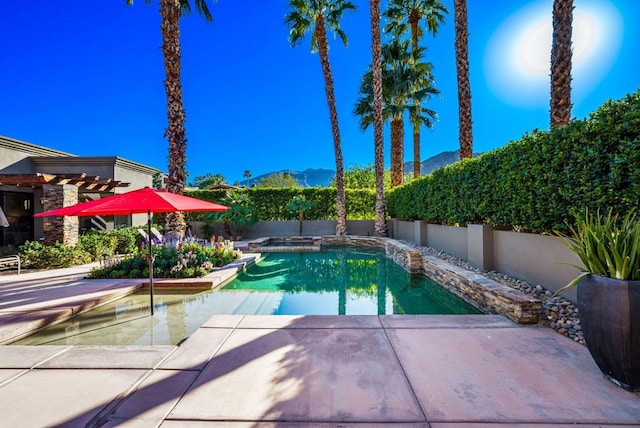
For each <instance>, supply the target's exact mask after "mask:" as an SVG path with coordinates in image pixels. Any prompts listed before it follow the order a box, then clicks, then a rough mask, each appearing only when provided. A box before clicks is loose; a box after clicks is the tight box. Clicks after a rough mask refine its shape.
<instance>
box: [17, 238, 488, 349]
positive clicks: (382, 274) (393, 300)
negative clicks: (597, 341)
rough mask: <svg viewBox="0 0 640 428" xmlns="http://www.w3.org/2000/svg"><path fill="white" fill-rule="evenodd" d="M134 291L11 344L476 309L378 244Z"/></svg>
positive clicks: (160, 338) (123, 339)
mask: <svg viewBox="0 0 640 428" xmlns="http://www.w3.org/2000/svg"><path fill="white" fill-rule="evenodd" d="M155 304H156V306H155V313H154V315H153V316H151V315H150V312H149V306H148V305H149V295H148V292H147V291H142V292H139V293H135V294H132V295H130V296H127V297H124V298H122V299H119V300H117V301H115V302H111V303H108V304H106V305H103V306H101V307H99V308H96V309H94V310H92V311H90V312H87V313H85V314H81V315H78V316H76V317H74V318H72V319H70V320H68V321H65V322H63V323H61V324H58V325H55V326H52V327H49V328H47V329H44V330H42V331H41V332H38V333H36V334H34V335H32V336H29V337H27V338H25V339H22V340H20V341H18V342H14V343H13V344H14V345H40V344H48V345H176V344H178V343H180V342H181V341H182V340H184V339H185V338H187V337H188V336H189V335H191V334H192V333H193V332H194V331H195V330H197V329H198V328H199V327H200V326H201V325H202V324H204V323H205V322H206V321H207V320H208V319H209V318H211V316H213V315H216V314H244V315H298V314H303V315H383V314H386V315H390V314H477V313H480V312H479V311H478V310H476V309H475V308H474V307H472V306H471V305H469V304H467V303H465V302H464V301H462V300H461V299H459V298H458V297H457V296H455V295H453V294H451V293H450V292H448V291H447V290H445V289H444V288H442V287H441V286H439V285H438V284H436V283H435V282H433V281H431V280H430V279H428V278H426V277H424V276H422V275H410V274H408V273H407V272H406V271H405V270H404V269H402V268H400V267H399V266H398V265H396V264H395V263H393V262H392V261H391V260H389V259H387V257H386V256H385V255H384V253H383V252H381V251H379V250H361V249H354V248H334V249H329V250H326V249H323V250H322V251H319V252H306V253H269V254H265V255H264V258H263V259H262V260H261V261H260V262H258V263H256V264H254V265H251V266H249V267H248V268H247V269H246V271H245V272H243V273H241V274H240V275H238V276H237V278H236V279H234V280H232V281H231V282H229V283H228V284H227V285H226V286H225V287H223V288H221V289H219V290H216V291H210V290H208V291H202V292H195V291H188V290H162V289H156V292H155Z"/></svg>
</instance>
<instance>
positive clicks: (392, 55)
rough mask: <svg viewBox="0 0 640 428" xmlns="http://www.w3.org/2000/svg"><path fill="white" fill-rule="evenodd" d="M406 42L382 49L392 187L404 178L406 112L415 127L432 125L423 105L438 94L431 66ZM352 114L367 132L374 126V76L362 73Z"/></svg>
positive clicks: (389, 45)
mask: <svg viewBox="0 0 640 428" xmlns="http://www.w3.org/2000/svg"><path fill="white" fill-rule="evenodd" d="M408 47H409V42H408V41H400V40H398V39H395V40H393V41H392V42H391V43H389V44H386V45H384V46H383V47H382V99H383V108H382V116H383V120H390V121H391V187H395V186H399V185H401V184H402V181H403V179H404V149H403V141H404V114H405V112H408V113H409V118H410V120H411V122H412V123H413V124H414V125H416V126H418V127H419V126H421V125H423V124H424V125H426V126H428V127H431V126H432V125H433V122H432V119H434V118H435V117H436V113H435V112H434V111H433V110H430V109H428V108H426V107H425V106H424V105H425V104H426V102H427V101H428V100H429V98H430V97H431V95H435V94H438V93H439V92H438V90H436V89H435V88H434V87H433V79H432V75H431V68H432V66H431V64H430V63H427V62H422V61H421V59H422V53H423V52H424V49H422V48H418V49H417V50H415V51H411V52H409V50H408ZM360 93H361V94H362V96H361V97H360V98H359V99H358V102H357V103H356V107H355V109H354V113H355V114H356V115H358V116H360V126H361V127H362V128H363V129H366V128H367V127H368V126H369V125H371V123H373V76H372V73H371V71H368V72H367V73H365V75H364V76H363V79H362V84H361V87H360Z"/></svg>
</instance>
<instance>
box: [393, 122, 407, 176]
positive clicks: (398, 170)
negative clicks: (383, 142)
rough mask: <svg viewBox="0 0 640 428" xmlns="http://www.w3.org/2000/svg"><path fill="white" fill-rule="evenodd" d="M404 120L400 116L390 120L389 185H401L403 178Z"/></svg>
mask: <svg viewBox="0 0 640 428" xmlns="http://www.w3.org/2000/svg"><path fill="white" fill-rule="evenodd" d="M403 153H404V122H403V120H402V117H397V118H393V119H392V120H391V165H392V166H391V187H396V186H402V182H403V179H404V165H403V164H404V162H403V159H402V157H403V156H402V154H403Z"/></svg>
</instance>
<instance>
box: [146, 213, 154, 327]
mask: <svg viewBox="0 0 640 428" xmlns="http://www.w3.org/2000/svg"><path fill="white" fill-rule="evenodd" d="M147 236H148V239H149V242H148V244H149V300H150V306H151V315H153V248H152V245H153V244H152V240H151V210H148V211H147Z"/></svg>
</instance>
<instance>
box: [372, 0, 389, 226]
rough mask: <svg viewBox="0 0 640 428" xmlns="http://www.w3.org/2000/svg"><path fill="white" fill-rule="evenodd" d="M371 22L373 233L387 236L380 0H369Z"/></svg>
mask: <svg viewBox="0 0 640 428" xmlns="http://www.w3.org/2000/svg"><path fill="white" fill-rule="evenodd" d="M369 14H370V19H369V20H370V21H371V57H372V59H371V89H372V91H371V92H372V94H373V99H372V110H373V140H374V159H375V160H374V165H375V170H376V219H375V223H374V228H373V233H374V235H376V236H387V222H386V219H385V216H386V214H385V203H384V140H383V135H382V128H383V126H384V118H383V117H382V42H381V37H380V0H369Z"/></svg>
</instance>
